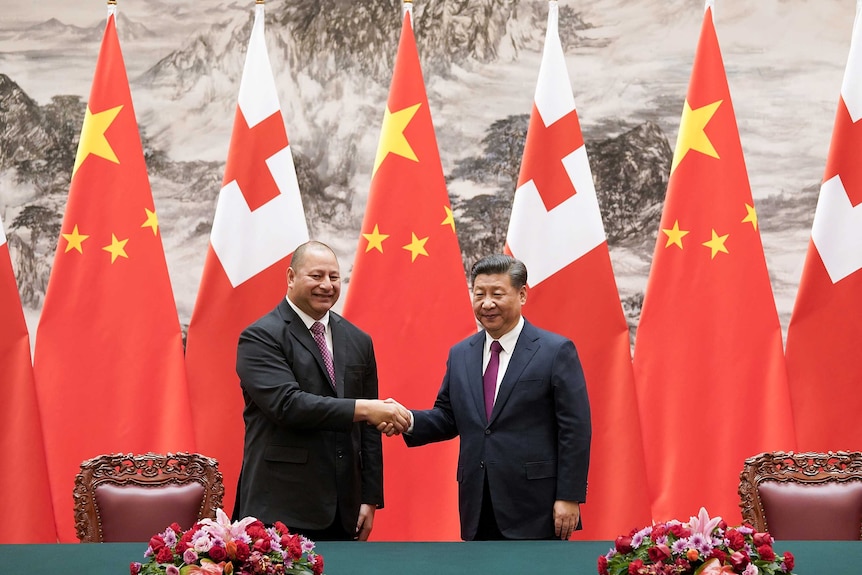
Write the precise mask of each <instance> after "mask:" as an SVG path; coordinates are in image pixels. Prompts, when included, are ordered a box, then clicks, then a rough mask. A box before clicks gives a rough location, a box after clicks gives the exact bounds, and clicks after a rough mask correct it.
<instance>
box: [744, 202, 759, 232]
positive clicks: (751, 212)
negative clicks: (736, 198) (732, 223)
mask: <svg viewBox="0 0 862 575" xmlns="http://www.w3.org/2000/svg"><path fill="white" fill-rule="evenodd" d="M745 211H747V212H748V214H747V215H746V216H745V219H744V220H742V223H743V224H744V223H745V222H751V225H752V226H754V229H755V230H757V211H755V209H754V206H750V205H748V204H745Z"/></svg>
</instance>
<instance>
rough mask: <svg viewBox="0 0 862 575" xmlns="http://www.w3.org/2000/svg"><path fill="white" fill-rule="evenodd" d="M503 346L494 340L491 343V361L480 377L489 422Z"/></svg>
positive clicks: (492, 409)
mask: <svg viewBox="0 0 862 575" xmlns="http://www.w3.org/2000/svg"><path fill="white" fill-rule="evenodd" d="M502 350H503V346H502V345H500V342H499V341H497V340H494V341H492V342H491V359H490V360H488V367H486V368H485V375H483V376H482V385H483V387H484V388H485V415H486V416H487V417H488V421H490V420H491V412H492V411H494V392H495V391H497V372H498V371H499V370H500V352H501V351H502Z"/></svg>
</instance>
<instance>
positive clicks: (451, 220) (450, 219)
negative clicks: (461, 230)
mask: <svg viewBox="0 0 862 575" xmlns="http://www.w3.org/2000/svg"><path fill="white" fill-rule="evenodd" d="M443 209H444V210H446V218H445V219H444V220H443V221H442V222H440V225H441V226H452V232H453V233H454V232H455V215H454V214H453V213H452V208H450V207H449V206H443Z"/></svg>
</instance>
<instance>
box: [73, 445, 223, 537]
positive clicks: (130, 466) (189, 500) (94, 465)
mask: <svg viewBox="0 0 862 575" xmlns="http://www.w3.org/2000/svg"><path fill="white" fill-rule="evenodd" d="M73 497H74V501H75V506H74V509H75V528H76V530H77V535H78V539H80V540H81V542H82V543H98V542H109V541H129V542H138V541H149V540H150V537H152V536H153V535H154V534H156V533H159V532H161V531H164V529H165V528H166V527H167V526H168V525H170V524H171V523H173V522H177V523H179V524H180V526H181V527H182V528H183V529H188V528H189V527H191V526H192V525H194V524H195V522H197V521H198V520H200V519H203V518H205V517H212V518H214V517H215V513H216V509H218V508H220V507H221V506H222V498H223V497H224V483H223V481H222V475H221V472H219V470H218V462H217V461H216V460H215V459H212V458H210V457H205V456H203V455H199V454H197V453H168V454H156V453H146V454H144V455H133V454H131V453H129V454H122V453H117V454H112V455H100V456H99V457H95V458H93V459H89V460H87V461H84V462H83V463H81V471H80V472H79V473H78V475H77V476H76V477H75V490H74V492H73Z"/></svg>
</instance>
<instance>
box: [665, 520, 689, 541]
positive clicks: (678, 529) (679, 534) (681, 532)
mask: <svg viewBox="0 0 862 575" xmlns="http://www.w3.org/2000/svg"><path fill="white" fill-rule="evenodd" d="M668 531H670V532H671V533H672V534H673V536H674V537H676V538H677V539H682V538H683V537H691V530H690V529H688V528H686V527H683V526H682V525H681V524H679V523H676V524H674V525H671V526H670V527H668Z"/></svg>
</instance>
